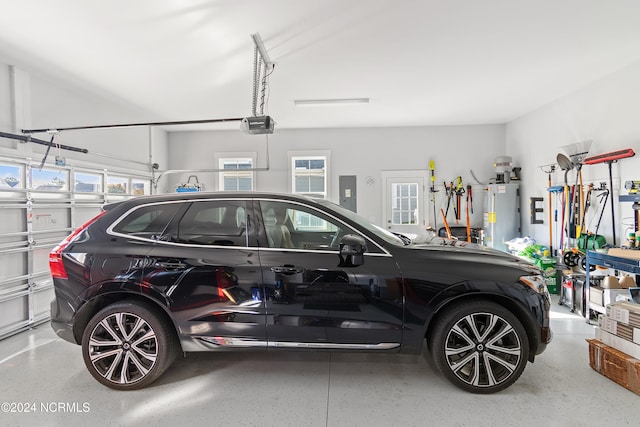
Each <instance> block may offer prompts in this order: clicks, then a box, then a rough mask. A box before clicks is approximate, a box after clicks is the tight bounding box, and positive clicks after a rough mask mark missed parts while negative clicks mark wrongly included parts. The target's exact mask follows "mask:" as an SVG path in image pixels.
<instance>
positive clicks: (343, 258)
mask: <svg viewBox="0 0 640 427" xmlns="http://www.w3.org/2000/svg"><path fill="white" fill-rule="evenodd" d="M339 247H340V252H339V257H340V262H339V263H338V267H357V266H359V265H362V264H364V253H365V252H366V251H367V242H366V241H365V240H364V238H363V237H362V236H357V235H355V234H347V235H345V236H343V237H342V239H340V246H339Z"/></svg>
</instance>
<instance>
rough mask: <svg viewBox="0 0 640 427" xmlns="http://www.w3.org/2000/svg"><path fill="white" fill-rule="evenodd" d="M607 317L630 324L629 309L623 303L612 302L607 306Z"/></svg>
mask: <svg viewBox="0 0 640 427" xmlns="http://www.w3.org/2000/svg"><path fill="white" fill-rule="evenodd" d="M607 317H608V318H610V319H613V320H615V321H616V322H621V323H624V324H627V325H628V324H629V309H628V308H627V307H626V306H624V305H623V304H621V303H618V304H610V305H608V306H607Z"/></svg>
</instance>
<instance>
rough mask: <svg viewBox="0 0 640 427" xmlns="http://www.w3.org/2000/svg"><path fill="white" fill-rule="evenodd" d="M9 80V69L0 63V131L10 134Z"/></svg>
mask: <svg viewBox="0 0 640 427" xmlns="http://www.w3.org/2000/svg"><path fill="white" fill-rule="evenodd" d="M11 119H12V113H11V79H10V69H9V66H8V65H6V64H2V63H0V130H3V131H5V132H11V131H12V130H13V129H11Z"/></svg>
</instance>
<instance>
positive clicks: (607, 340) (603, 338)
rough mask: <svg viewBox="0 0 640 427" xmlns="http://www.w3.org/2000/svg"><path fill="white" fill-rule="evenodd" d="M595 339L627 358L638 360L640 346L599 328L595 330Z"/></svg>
mask: <svg viewBox="0 0 640 427" xmlns="http://www.w3.org/2000/svg"><path fill="white" fill-rule="evenodd" d="M596 339H597V340H598V341H600V342H602V343H604V344H606V345H608V346H609V347H613V348H615V349H616V350H620V351H622V352H623V353H626V354H628V355H629V356H633V357H635V358H636V359H640V345H639V344H635V343H634V342H633V341H627V340H625V339H624V338H620V337H619V336H616V335H613V334H612V333H610V332H607V331H604V330H602V329H600V328H596Z"/></svg>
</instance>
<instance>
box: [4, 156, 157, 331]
mask: <svg viewBox="0 0 640 427" xmlns="http://www.w3.org/2000/svg"><path fill="white" fill-rule="evenodd" d="M150 188H151V179H150V177H149V176H143V175H140V172H127V173H123V172H121V171H118V172H117V173H116V172H110V171H108V170H105V169H103V168H99V167H96V168H91V167H86V168H85V167H83V168H81V169H80V168H74V167H66V166H61V167H51V166H48V165H47V166H44V167H41V165H40V164H38V163H34V162H30V161H24V160H15V159H11V158H3V157H0V339H3V338H6V337H7V336H9V335H12V334H15V333H17V332H20V331H22V330H25V329H28V328H30V327H32V326H34V325H37V324H39V323H42V322H45V321H47V320H49V304H50V302H51V300H52V299H53V295H54V293H53V283H52V281H51V277H50V275H49V265H48V257H49V252H50V251H51V249H53V247H54V246H55V245H56V244H57V243H58V242H59V241H60V240H62V239H63V238H64V237H65V236H66V235H68V234H69V233H70V232H71V231H72V230H74V229H75V228H76V227H78V226H80V225H82V224H83V223H84V222H86V221H88V220H89V219H91V218H92V217H94V216H95V215H96V214H98V212H100V209H101V207H102V205H103V204H105V203H110V202H115V201H118V200H122V199H126V198H130V197H132V196H136V195H142V194H150Z"/></svg>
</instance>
